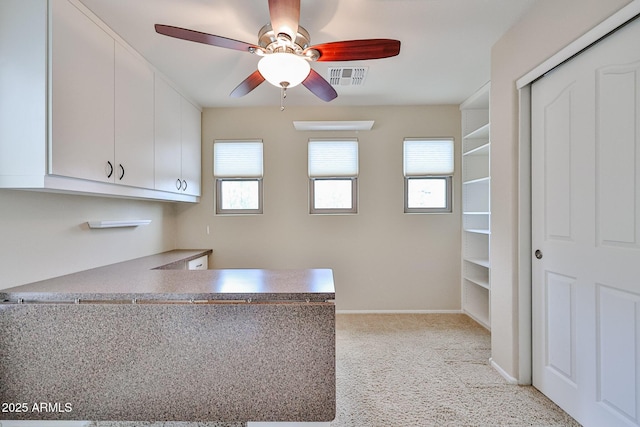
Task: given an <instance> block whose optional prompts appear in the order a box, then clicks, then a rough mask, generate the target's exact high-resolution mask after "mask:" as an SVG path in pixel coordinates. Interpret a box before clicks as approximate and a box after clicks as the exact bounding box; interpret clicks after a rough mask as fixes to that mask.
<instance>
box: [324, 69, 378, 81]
mask: <svg viewBox="0 0 640 427" xmlns="http://www.w3.org/2000/svg"><path fill="white" fill-rule="evenodd" d="M367 71H369V67H329V83H331V86H362V85H363V84H364V79H365V77H366V76H367Z"/></svg>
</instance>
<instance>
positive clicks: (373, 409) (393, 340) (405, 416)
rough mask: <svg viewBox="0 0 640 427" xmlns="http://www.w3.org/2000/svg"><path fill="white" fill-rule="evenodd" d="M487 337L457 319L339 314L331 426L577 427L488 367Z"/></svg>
mask: <svg viewBox="0 0 640 427" xmlns="http://www.w3.org/2000/svg"><path fill="white" fill-rule="evenodd" d="M490 344H491V340H490V334H489V332H488V331H487V330H486V329H484V328H482V327H481V326H479V325H478V324H477V323H476V322H474V321H473V320H471V319H470V318H469V317H467V316H465V315H462V314H459V315H458V314H415V315H414V314H372V315H363V314H353V315H351V314H349V315H347V314H340V315H338V316H337V320H336V363H337V366H336V377H337V386H336V389H337V390H336V392H337V414H336V419H335V420H334V421H333V422H332V423H331V427H351V426H353V427H355V426H358V427H365V426H366V427H382V426H386V427H392V426H398V427H401V426H402V427H405V426H420V427H428V426H438V427H440V426H456V427H457V426H487V427H488V426H509V427H520V426H539V427H542V426H545V427H551V426H562V427H568V426H572V427H573V426H580V424H578V423H577V422H576V421H575V420H573V418H571V417H570V416H569V415H567V414H566V413H565V412H564V411H562V410H561V409H560V408H559V407H558V406H557V405H555V404H554V403H553V402H551V401H550V400H549V399H548V398H546V397H545V396H544V395H543V394H542V393H540V392H539V391H537V390H536V389H535V388H533V387H530V386H518V385H512V384H508V383H507V382H506V381H505V380H504V378H502V376H501V375H500V374H498V372H497V371H496V370H495V369H493V368H492V367H491V366H490V365H489V357H490V356H491V350H490Z"/></svg>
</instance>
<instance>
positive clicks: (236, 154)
mask: <svg viewBox="0 0 640 427" xmlns="http://www.w3.org/2000/svg"><path fill="white" fill-rule="evenodd" d="M262 165H263V163H262V141H215V142H214V143H213V175H214V176H215V177H217V178H262V175H263V170H262V168H263V166H262Z"/></svg>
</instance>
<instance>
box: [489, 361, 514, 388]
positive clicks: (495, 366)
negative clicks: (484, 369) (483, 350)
mask: <svg viewBox="0 0 640 427" xmlns="http://www.w3.org/2000/svg"><path fill="white" fill-rule="evenodd" d="M489 363H490V364H491V366H493V369H495V370H496V371H498V373H499V374H500V375H502V377H503V378H504V379H505V380H507V382H508V383H509V384H518V380H517V379H515V378H514V377H512V376H511V375H509V374H508V373H507V371H505V370H504V369H502V368H501V367H500V365H498V364H497V363H496V362H495V361H494V360H493V357H490V358H489Z"/></svg>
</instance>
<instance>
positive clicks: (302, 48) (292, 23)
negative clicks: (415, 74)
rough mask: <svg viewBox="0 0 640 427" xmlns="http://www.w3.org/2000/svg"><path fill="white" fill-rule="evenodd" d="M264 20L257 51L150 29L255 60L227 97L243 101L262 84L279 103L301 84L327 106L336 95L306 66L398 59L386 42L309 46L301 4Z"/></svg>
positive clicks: (209, 37)
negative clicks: (253, 68) (273, 88)
mask: <svg viewBox="0 0 640 427" xmlns="http://www.w3.org/2000/svg"><path fill="white" fill-rule="evenodd" d="M269 16H270V18H271V23H270V24H267V25H265V26H264V27H262V29H260V31H259V33H258V44H257V45H256V44H251V43H245V42H242V41H238V40H233V39H229V38H226V37H222V36H216V35H213V34H207V33H202V32H200V31H194V30H189V29H186V28H179V27H174V26H171V25H162V24H156V25H155V29H156V32H158V33H159V34H163V35H165V36H169V37H175V38H177V39H183V40H188V41H193V42H197V43H204V44H208V45H212V46H218V47H223V48H226V49H234V50H239V51H243V52H248V53H251V54H254V55H258V56H260V57H261V59H260V61H259V62H258V69H257V70H256V71H254V72H253V73H252V74H251V75H250V76H249V77H247V78H246V79H245V80H244V81H242V83H240V84H239V85H238V86H237V87H236V88H235V89H234V90H233V91H232V92H231V94H230V95H229V96H231V97H241V96H244V95H246V94H248V93H249V92H251V91H252V90H253V89H255V88H256V87H258V86H259V85H260V84H261V83H262V82H264V81H265V80H267V81H268V82H269V83H271V84H273V85H274V86H276V87H279V88H280V89H281V91H282V97H283V98H284V97H286V89H287V88H291V87H294V86H296V85H298V84H300V83H302V84H303V85H304V86H305V87H306V88H307V89H309V90H310V91H311V92H313V94H315V95H316V96H317V97H318V98H320V99H322V100H324V101H331V100H333V99H335V98H336V97H337V96H338V94H337V92H336V90H335V89H334V88H333V87H332V86H331V84H329V82H328V81H327V80H325V79H324V78H323V77H322V76H321V75H320V74H318V73H317V72H316V71H315V70H313V69H312V68H311V65H310V63H311V62H315V61H361V60H367V59H379V58H388V57H391V56H396V55H398V53H400V41H398V40H391V39H365V40H348V41H338V42H330V43H323V44H318V45H315V46H310V37H309V33H308V32H307V30H305V29H304V28H303V27H302V26H300V25H299V21H300V0H269ZM282 108H283V109H284V107H282Z"/></svg>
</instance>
